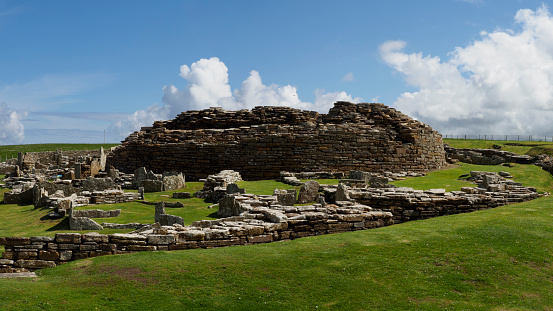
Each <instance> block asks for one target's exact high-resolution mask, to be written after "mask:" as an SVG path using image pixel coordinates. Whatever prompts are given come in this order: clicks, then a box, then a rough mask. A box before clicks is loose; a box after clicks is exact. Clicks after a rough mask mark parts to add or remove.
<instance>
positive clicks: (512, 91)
mask: <svg viewBox="0 0 553 311" xmlns="http://www.w3.org/2000/svg"><path fill="white" fill-rule="evenodd" d="M515 21H516V22H517V23H518V24H519V25H520V26H521V28H520V29H519V30H518V31H515V30H496V31H494V32H491V33H488V32H482V33H481V38H480V39H479V40H476V41H474V42H472V43H471V44H470V45H468V46H466V47H457V48H455V49H454V50H453V51H452V52H451V53H450V54H449V59H447V60H441V59H440V58H439V57H432V56H425V55H423V54H422V53H413V54H408V53H405V52H403V51H404V49H405V46H406V44H405V42H403V41H389V42H385V43H383V44H382V45H381V46H380V54H381V57H382V59H383V60H384V61H385V62H386V63H387V64H388V65H389V66H391V67H392V68H393V69H395V70H396V71H397V72H399V73H401V74H402V76H403V78H404V79H405V81H406V83H407V84H408V85H410V86H413V87H415V88H417V89H418V91H416V92H406V93H404V94H402V95H401V96H400V97H399V98H397V101H396V102H395V103H394V106H395V107H396V108H398V109H399V110H401V111H402V112H404V113H406V114H408V115H411V116H413V117H416V118H417V119H419V120H420V121H422V122H425V123H428V124H429V125H431V126H432V127H433V128H435V129H437V130H438V131H440V132H442V133H443V134H488V135H489V134H497V135H504V134H505V135H511V134H533V135H549V136H550V135H552V134H553V123H552V122H551V118H552V117H553V18H552V17H551V15H550V13H549V11H548V9H547V7H545V6H542V7H541V8H539V9H538V10H536V11H532V10H529V9H524V10H520V11H518V12H517V14H516V16H515Z"/></svg>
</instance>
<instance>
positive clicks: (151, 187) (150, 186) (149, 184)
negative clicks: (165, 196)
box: [140, 179, 163, 192]
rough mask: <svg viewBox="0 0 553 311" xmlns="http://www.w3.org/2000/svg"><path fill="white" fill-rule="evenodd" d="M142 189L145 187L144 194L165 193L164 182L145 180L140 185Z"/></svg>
mask: <svg viewBox="0 0 553 311" xmlns="http://www.w3.org/2000/svg"><path fill="white" fill-rule="evenodd" d="M140 186H141V187H144V192H161V191H163V181H161V180H153V179H146V180H143V181H142V183H141V184H140Z"/></svg>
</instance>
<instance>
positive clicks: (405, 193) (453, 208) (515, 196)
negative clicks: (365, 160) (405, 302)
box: [335, 171, 542, 223]
mask: <svg viewBox="0 0 553 311" xmlns="http://www.w3.org/2000/svg"><path fill="white" fill-rule="evenodd" d="M471 176H472V178H473V180H475V181H477V182H478V187H463V188H461V191H451V192H446V191H445V190H444V189H431V190H426V191H423V190H414V189H413V188H361V189H359V188H352V187H348V186H346V185H344V184H340V185H339V186H338V189H337V190H336V193H335V198H336V200H351V201H353V202H357V203H360V204H366V205H368V206H371V207H372V208H373V209H375V210H380V211H385V212H390V213H392V214H393V215H394V216H393V218H394V222H395V223H402V222H406V221H411V220H420V219H429V218H433V217H438V216H444V215H452V214H460V213H468V212H474V211H478V210H482V209H489V208H495V207H498V206H503V205H506V204H513V203H519V202H525V201H530V200H534V199H536V198H539V197H540V196H542V195H541V194H539V193H538V192H537V191H536V189H535V188H533V187H524V186H522V185H521V184H520V183H517V182H513V181H512V180H509V179H505V178H503V177H501V176H499V175H498V174H496V173H489V172H478V171H474V172H471Z"/></svg>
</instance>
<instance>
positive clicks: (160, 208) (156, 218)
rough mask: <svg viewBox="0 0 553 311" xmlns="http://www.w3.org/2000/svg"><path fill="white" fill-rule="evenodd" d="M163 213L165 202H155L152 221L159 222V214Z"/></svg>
mask: <svg viewBox="0 0 553 311" xmlns="http://www.w3.org/2000/svg"><path fill="white" fill-rule="evenodd" d="M163 214H165V202H157V203H156V207H155V216H154V221H155V222H160V219H161V215H163Z"/></svg>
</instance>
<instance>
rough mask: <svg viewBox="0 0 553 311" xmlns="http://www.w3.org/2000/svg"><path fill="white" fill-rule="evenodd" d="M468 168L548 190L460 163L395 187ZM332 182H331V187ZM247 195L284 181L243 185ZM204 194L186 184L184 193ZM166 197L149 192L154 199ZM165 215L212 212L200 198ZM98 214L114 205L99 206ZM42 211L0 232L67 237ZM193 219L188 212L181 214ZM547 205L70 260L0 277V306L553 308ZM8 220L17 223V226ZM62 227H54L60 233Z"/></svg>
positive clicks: (21, 213) (452, 176) (6, 213)
mask: <svg viewBox="0 0 553 311" xmlns="http://www.w3.org/2000/svg"><path fill="white" fill-rule="evenodd" d="M471 170H480V171H500V170H501V171H508V172H510V173H511V174H512V175H513V176H514V179H515V180H516V181H519V182H522V183H523V184H524V185H528V186H535V187H536V188H538V190H540V191H542V192H546V191H547V192H550V191H551V189H552V185H553V177H551V176H550V175H549V174H548V173H546V172H545V171H542V170H541V169H539V168H538V167H535V166H530V165H515V166H514V167H503V166H476V165H468V164H462V165H460V166H457V167H454V168H451V169H449V170H443V171H437V172H432V173H429V174H428V175H427V176H425V177H417V178H408V179H406V180H403V181H396V182H394V184H396V185H398V186H409V187H413V188H416V189H430V188H446V189H448V190H458V189H460V187H463V186H474V184H469V183H467V182H465V181H460V180H458V177H459V176H460V175H462V174H465V173H468V172H470V171H471ZM333 182H336V181H333ZM239 185H240V187H245V188H246V189H247V192H248V193H257V194H271V193H272V190H273V189H274V188H279V189H286V188H289V187H290V186H288V185H284V184H282V183H278V182H276V181H262V182H240V183H239ZM199 188H201V184H199V183H187V189H185V191H190V192H193V191H195V190H197V189H199ZM169 195H170V194H169V193H154V194H147V196H146V200H148V201H151V202H155V201H159V200H161V199H163V200H167V201H170V200H174V199H170V198H169V197H168V196H169ZM179 201H182V202H183V203H184V204H185V205H186V207H185V208H184V209H171V210H170V211H169V212H170V213H171V214H175V215H177V213H182V214H179V215H180V216H183V217H185V219H186V223H189V222H190V221H192V220H193V219H197V218H204V219H209V218H210V217H213V215H212V213H213V212H214V211H215V210H212V209H207V206H208V205H209V204H208V203H205V202H203V201H201V200H199V199H185V200H179ZM101 208H103V209H113V208H116V206H113V205H105V206H102V207H101ZM117 208H121V209H122V210H123V211H122V216H120V217H118V218H120V219H121V221H120V220H116V219H113V218H112V219H110V220H108V221H110V222H123V221H122V220H125V221H129V222H130V221H135V220H134V219H144V221H146V222H148V221H151V219H153V206H151V205H146V204H142V203H127V204H124V205H121V206H120V207H117ZM45 212H46V211H45V210H34V209H32V207H25V206H17V205H0V213H1V215H2V217H0V236H5V235H8V236H13V235H25V236H31V235H37V234H41V235H42V234H46V235H53V234H55V232H61V231H63V232H67V230H61V229H63V224H61V225H60V223H62V222H59V221H58V222H59V223H58V224H56V223H55V221H54V222H52V223H49V224H46V223H44V224H43V223H41V222H42V221H41V220H39V219H40V218H41V217H42V216H43V215H44V213H45ZM187 213H188V214H187ZM552 215H553V198H552V197H547V196H546V197H543V198H541V199H538V200H534V201H531V202H525V203H520V204H514V205H509V206H503V207H499V208H495V209H490V210H485V211H479V212H474V213H470V214H462V215H452V216H445V217H439V218H434V219H430V220H424V221H415V222H410V223H404V224H400V225H394V226H390V227H385V228H380V229H373V230H366V231H357V232H352V233H343V234H334V235H326V236H318V237H310V238H303V239H298V240H294V241H286V242H279V243H271V244H264V245H254V246H238V247H229V248H218V249H197V250H186V251H173V252H149V253H148V252H143V253H135V254H127V255H117V256H105V257H97V258H91V259H86V260H80V261H75V262H70V263H68V264H65V265H62V266H58V267H56V268H51V269H44V270H41V271H40V272H39V273H40V275H41V276H40V277H39V278H35V279H0V288H1V289H2V290H0V301H1V304H0V306H1V307H0V309H2V310H59V309H71V310H151V309H167V310H183V309H194V310H214V309H217V310H252V309H263V310H553V308H552V306H553V291H552V289H553V256H552V255H553V221H552ZM12 223H14V224H13V225H12ZM58 230H61V231H58Z"/></svg>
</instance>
